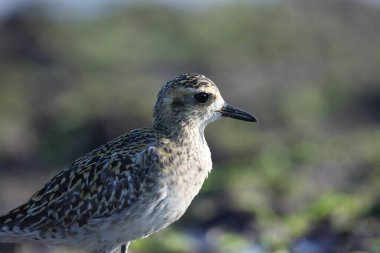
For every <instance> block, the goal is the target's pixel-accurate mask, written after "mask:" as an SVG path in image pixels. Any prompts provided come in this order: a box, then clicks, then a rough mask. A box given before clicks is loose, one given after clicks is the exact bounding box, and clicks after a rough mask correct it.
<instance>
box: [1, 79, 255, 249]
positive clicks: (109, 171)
mask: <svg viewBox="0 0 380 253" xmlns="http://www.w3.org/2000/svg"><path fill="white" fill-rule="evenodd" d="M220 117H231V118H235V119H239V120H245V121H252V122H255V121H256V118H255V117H254V116H253V115H251V114H249V113H247V112H244V111H242V110H240V109H237V108H235V107H233V106H231V105H229V104H227V103H226V102H225V101H224V100H223V98H222V96H221V95H220V93H219V90H218V88H217V86H216V85H215V84H214V83H213V82H212V81H211V80H210V79H208V78H207V77H205V76H203V75H200V74H184V75H180V76H178V77H177V78H175V79H173V80H171V81H168V82H167V83H166V84H165V85H164V86H163V87H162V88H161V90H160V92H159V93H158V97H157V102H156V104H155V106H154V112H153V123H152V126H151V127H149V128H140V129H135V130H132V131H130V132H129V133H126V134H123V135H121V136H119V137H117V138H116V139H114V140H112V141H110V142H108V143H106V144H104V145H102V146H100V147H98V148H96V149H94V150H92V151H91V152H89V153H87V154H85V155H84V156H82V157H80V158H78V159H77V160H75V161H74V162H72V163H71V164H69V165H68V166H67V167H65V168H64V169H63V170H62V171H61V172H60V173H59V174H57V175H56V176H55V177H53V178H52V179H51V180H50V181H49V182H48V183H46V184H45V185H44V186H43V187H42V188H41V189H40V190H39V191H37V192H36V193H35V194H34V195H33V196H32V197H31V198H30V199H29V200H28V201H27V202H26V203H25V204H23V205H21V206H19V207H17V208H16V209H14V210H12V211H10V212H9V213H7V214H5V215H3V216H1V217H0V241H2V242H24V241H38V242H41V243H43V244H47V245H62V246H68V247H73V248H78V249H81V250H83V251H85V252H90V253H110V252H114V251H115V250H117V248H118V247H120V246H121V251H122V252H126V250H127V248H128V245H129V242H131V241H133V240H136V239H139V238H143V237H146V236H149V235H150V234H152V233H154V232H157V231H159V230H161V229H163V228H165V227H167V226H168V225H170V224H171V223H173V222H174V221H176V220H178V219H179V218H180V217H181V216H182V215H183V213H184V212H185V211H186V209H187V208H188V207H189V205H190V203H191V201H192V200H193V198H194V197H195V196H196V195H197V194H198V192H199V190H200V189H201V187H202V184H203V182H204V180H205V179H206V177H207V175H208V174H209V173H210V171H211V169H212V161H211V153H210V149H209V147H208V146H207V143H206V140H205V137H204V129H205V127H206V125H207V124H208V123H210V122H212V121H214V120H216V119H218V118H220Z"/></svg>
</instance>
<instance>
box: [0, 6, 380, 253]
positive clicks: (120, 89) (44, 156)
mask: <svg viewBox="0 0 380 253" xmlns="http://www.w3.org/2000/svg"><path fill="white" fill-rule="evenodd" d="M379 27H380V9H379V8H378V7H375V6H371V5H366V4H364V3H363V2H360V1H347V0H337V1H329V0H324V1H314V2H311V1H300V0H298V1H291V2H287V1H278V2H277V1H276V2H275V3H273V4H254V5H249V4H243V3H240V4H234V5H226V6H220V7H215V8H209V9H204V10H203V9H202V10H179V9H171V8H169V7H167V8H165V7H162V6H154V5H135V6H128V7H127V8H120V9H119V10H117V11H114V12H112V13H110V14H109V15H107V16H102V17H97V18H92V19H85V20H73V21H67V20H66V21H65V22H58V21H53V20H51V19H48V18H47V17H46V16H45V15H42V14H41V10H39V9H32V10H28V11H25V12H22V13H20V14H18V15H15V16H13V17H11V18H9V19H5V20H2V21H1V23H0V36H1V38H2V39H1V40H2V42H1V43H0V56H1V57H0V65H1V66H2V67H1V68H0V129H1V131H0V173H1V174H0V175H1V176H0V208H1V210H2V211H5V210H6V209H9V208H12V207H15V206H16V205H17V204H19V203H21V202H22V201H23V200H25V199H26V198H27V197H29V196H30V195H31V194H32V193H33V191H35V190H37V187H39V186H40V185H41V183H43V182H44V181H46V180H47V179H48V178H49V177H50V176H51V175H53V174H55V172H57V171H59V170H60V169H62V168H63V166H64V165H65V164H67V163H68V162H70V161H72V160H73V159H75V158H76V157H77V156H78V155H81V154H83V153H84V152H86V151H88V150H90V149H91V148H93V147H96V146H97V145H99V144H101V143H103V142H105V141H107V140H108V139H111V138H113V137H115V136H117V135H119V134H121V133H123V132H125V131H128V130H131V129H133V128H136V127H139V126H144V125H148V124H150V116H151V109H152V107H153V104H154V100H155V95H156V93H157V91H158V89H159V88H160V87H161V85H162V83H163V82H164V81H166V80H167V79H169V78H172V77H174V76H176V75H178V74H179V73H184V72H200V73H203V74H205V75H207V76H209V77H210V78H211V79H213V80H214V81H215V82H216V83H217V84H218V86H219V87H220V89H221V90H222V93H223V94H224V96H225V99H226V100H227V101H229V102H231V103H232V104H236V105H239V106H240V107H242V108H245V109H247V110H248V111H251V112H252V113H254V114H255V115H256V116H257V118H258V119H259V123H258V124H256V125H248V124H241V122H234V121H228V120H223V122H218V123H217V124H213V125H211V126H210V127H209V128H208V129H206V134H207V139H208V141H209V144H210V146H211V149H212V153H213V157H214V162H215V166H214V167H215V168H214V170H213V173H212V174H211V175H210V177H209V179H208V180H207V182H206V185H204V187H203V190H202V193H201V194H200V195H199V196H198V197H197V198H196V199H195V200H194V202H193V204H192V206H191V208H190V209H189V210H188V212H187V213H186V214H185V216H184V218H183V219H181V220H180V221H179V222H178V223H176V224H175V226H174V227H171V228H169V229H167V230H165V231H162V232H161V233H159V234H157V235H154V236H152V237H150V239H148V240H141V241H138V242H136V243H134V244H132V246H131V250H132V251H133V252H136V253H137V252H140V253H143V252H152V253H153V252H167V253H171V252H172V253H174V252H175V253H178V252H179V253H189V252H223V253H224V252H276V253H280V252H284V253H285V252H295V253H297V252H303V253H308V252H318V253H319V252H320V253H328V252H352V253H353V252H380V111H379V110H380V72H379V69H380V33H379V30H378V29H379ZM0 247H1V246H0ZM313 249H314V250H319V251H312V250H313ZM0 252H1V248H0ZM15 252H33V250H31V249H29V248H28V246H22V247H17V248H16V251H15ZM36 252H37V251H36ZM51 252H64V251H60V250H58V249H57V250H56V251H53V249H52V251H51ZM67 252H70V251H67Z"/></svg>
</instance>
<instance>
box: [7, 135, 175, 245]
mask: <svg viewBox="0 0 380 253" xmlns="http://www.w3.org/2000/svg"><path fill="white" fill-rule="evenodd" d="M167 142H168V141H167V139H166V137H165V136H163V135H161V134H159V133H158V132H157V131H155V130H153V129H150V128H141V129H136V130H133V131H131V132H129V133H127V134H124V135H121V136H120V137H118V138H116V139H114V140H112V141H110V142H108V143H106V144H104V145H102V146H100V147H99V148H97V149H94V150H93V151H91V152H89V153H87V154H86V155H84V156H82V157H80V158H78V159H77V160H75V161H74V162H73V163H71V164H70V165H68V166H67V167H66V168H65V169H64V170H63V171H61V172H60V173H59V174H58V175H56V176H55V177H54V178H52V179H51V180H50V181H49V182H48V183H47V184H46V185H45V186H44V187H43V188H41V189H40V190H39V191H37V192H36V193H35V194H34V195H33V196H32V197H31V198H30V199H29V200H28V201H27V202H26V203H25V204H23V205H21V206H19V207H18V208H16V209H14V210H12V211H10V212H9V213H7V214H6V215H3V216H1V217H0V241H6V242H9V241H13V240H14V241H20V240H41V241H42V242H44V243H47V244H61V243H60V240H62V244H66V245H67V242H66V239H67V238H74V237H77V234H86V233H88V234H91V226H94V223H96V222H97V221H99V220H102V219H105V220H106V219H107V218H109V217H112V216H114V215H115V214H117V213H119V212H124V213H125V212H126V210H128V209H130V207H131V206H133V204H134V203H135V202H136V201H138V200H139V198H140V195H141V194H142V193H143V189H142V185H143V182H144V178H145V174H146V173H147V172H148V170H149V168H148V167H145V166H141V161H138V160H139V159H140V160H141V159H143V156H144V155H142V154H146V153H147V149H152V148H153V149H154V148H155V147H157V148H158V147H160V146H161V145H165V143H167ZM94 221H95V222H94ZM74 246H75V245H74Z"/></svg>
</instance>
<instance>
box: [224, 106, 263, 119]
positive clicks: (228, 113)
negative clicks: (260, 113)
mask: <svg viewBox="0 0 380 253" xmlns="http://www.w3.org/2000/svg"><path fill="white" fill-rule="evenodd" d="M219 112H220V113H221V114H222V116H223V117H230V118H234V119H239V120H244V121H250V122H257V119H256V118H255V116H253V115H252V114H250V113H248V112H245V111H242V110H240V109H238V108H236V107H233V106H232V105H229V104H225V105H224V106H223V107H222V109H221V110H220V111H219Z"/></svg>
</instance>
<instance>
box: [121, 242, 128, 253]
mask: <svg viewBox="0 0 380 253" xmlns="http://www.w3.org/2000/svg"><path fill="white" fill-rule="evenodd" d="M128 246H129V242H127V243H124V244H122V245H121V247H120V253H127V251H128Z"/></svg>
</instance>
